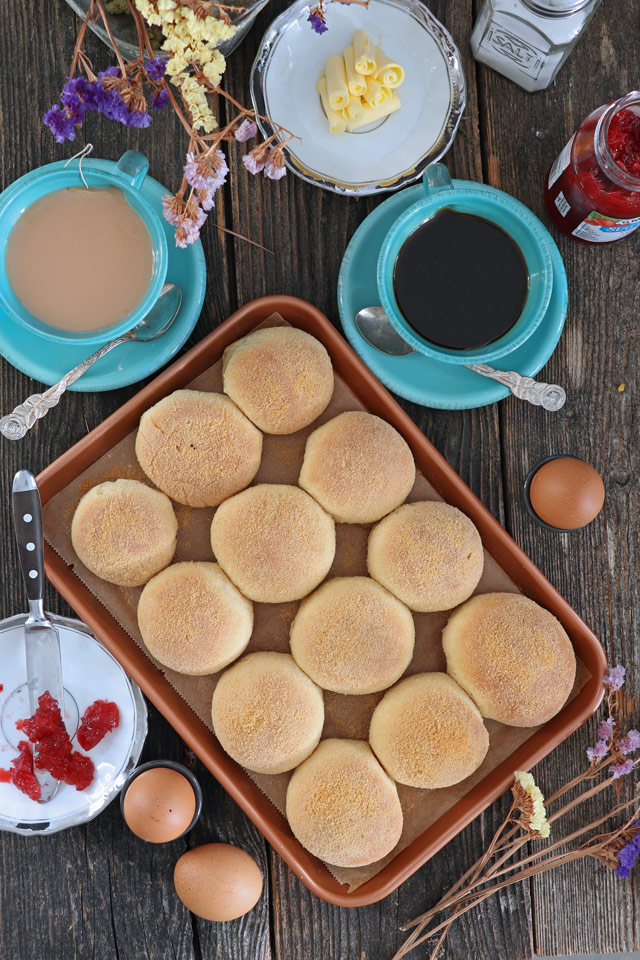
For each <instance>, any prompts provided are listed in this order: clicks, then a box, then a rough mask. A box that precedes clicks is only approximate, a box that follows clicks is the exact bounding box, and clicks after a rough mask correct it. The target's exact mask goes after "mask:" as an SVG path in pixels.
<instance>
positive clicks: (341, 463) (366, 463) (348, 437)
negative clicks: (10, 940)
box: [298, 410, 416, 523]
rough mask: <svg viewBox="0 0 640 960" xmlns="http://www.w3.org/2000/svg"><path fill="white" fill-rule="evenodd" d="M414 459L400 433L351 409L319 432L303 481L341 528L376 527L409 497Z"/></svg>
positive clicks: (306, 461) (308, 453) (309, 445)
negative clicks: (351, 525)
mask: <svg viewBox="0 0 640 960" xmlns="http://www.w3.org/2000/svg"><path fill="white" fill-rule="evenodd" d="M415 475H416V469H415V464H414V462H413V454H412V453H411V450H410V449H409V446H408V444H407V443H406V441H405V440H404V439H403V437H401V436H400V434H399V433H398V431H397V430H394V428H393V427H392V426H391V424H389V423H387V422H386V420H381V419H380V417H376V416H374V415H373V414H371V413H364V412H362V411H360V410H349V411H347V412H346V413H341V414H339V415H338V416H337V417H334V418H333V420H329V421H328V422H327V423H325V424H323V425H322V426H321V427H318V428H317V430H314V431H313V433H312V434H311V435H310V437H309V439H308V440H307V446H306V449H305V454H304V462H303V464H302V470H301V471H300V478H299V480H298V482H299V484H300V486H301V487H302V488H303V489H304V490H306V491H307V492H308V493H310V494H311V496H312V497H314V498H315V499H316V500H317V501H318V503H319V504H320V505H321V506H322V507H324V509H325V510H326V511H327V512H328V513H330V514H331V515H332V516H333V517H335V519H336V520H338V522H340V523H371V522H373V521H374V520H379V519H380V518H381V517H383V516H384V515H385V514H387V513H389V511H391V510H393V509H395V507H397V506H398V505H399V504H401V503H402V501H403V500H404V499H405V497H406V496H407V495H408V493H409V492H410V490H411V488H412V486H413V482H414V480H415Z"/></svg>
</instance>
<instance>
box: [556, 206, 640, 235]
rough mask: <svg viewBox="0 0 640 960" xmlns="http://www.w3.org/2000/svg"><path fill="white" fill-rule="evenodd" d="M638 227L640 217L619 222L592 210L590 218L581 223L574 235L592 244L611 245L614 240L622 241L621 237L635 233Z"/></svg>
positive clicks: (573, 231)
mask: <svg viewBox="0 0 640 960" xmlns="http://www.w3.org/2000/svg"><path fill="white" fill-rule="evenodd" d="M638 227H640V217H633V218H632V219H630V220H617V219H616V218H615V217H607V216H605V214H603V213H598V212H597V210H592V211H591V213H590V214H589V216H588V217H586V218H585V219H584V220H583V221H582V223H579V224H578V226H577V227H576V228H575V230H572V234H573V236H574V237H580V238H581V239H582V240H588V241H589V242H590V243H611V242H612V241H613V240H620V239H621V237H626V236H627V235H628V234H629V233H633V231H634V230H637V228H638Z"/></svg>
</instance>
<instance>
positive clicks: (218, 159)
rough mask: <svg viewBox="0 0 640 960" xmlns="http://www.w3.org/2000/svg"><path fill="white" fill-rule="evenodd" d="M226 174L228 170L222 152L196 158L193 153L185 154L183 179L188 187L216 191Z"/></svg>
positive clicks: (204, 154)
mask: <svg viewBox="0 0 640 960" xmlns="http://www.w3.org/2000/svg"><path fill="white" fill-rule="evenodd" d="M228 173H229V168H228V166H227V161H226V158H225V155H224V153H223V152H222V150H215V151H213V152H212V153H202V154H200V156H198V157H196V156H194V154H193V153H188V154H187V162H186V163H185V165H184V177H185V180H186V181H187V183H188V184H189V186H191V187H193V188H194V189H195V190H207V189H211V190H218V189H219V188H220V187H221V186H222V184H223V183H224V182H225V179H226V176H227V174H228Z"/></svg>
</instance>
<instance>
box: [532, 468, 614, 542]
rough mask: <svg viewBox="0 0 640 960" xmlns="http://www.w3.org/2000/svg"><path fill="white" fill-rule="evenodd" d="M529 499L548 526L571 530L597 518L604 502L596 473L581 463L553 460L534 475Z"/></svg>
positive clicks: (599, 477)
mask: <svg viewBox="0 0 640 960" xmlns="http://www.w3.org/2000/svg"><path fill="white" fill-rule="evenodd" d="M529 499H530V501H531V506H532V507H533V509H534V510H535V512H536V513H537V515H538V516H539V517H540V519H541V520H544V522H545V523H548V524H549V526H551V527H557V528H558V529H562V530H573V529H575V528H578V527H584V526H585V524H587V523H591V521H592V520H593V519H595V517H597V516H598V514H599V513H600V511H601V510H602V505H603V503H604V484H603V482H602V477H601V476H600V474H599V473H598V471H597V470H595V469H594V467H592V466H591V465H590V464H588V463H585V461H584V460H578V459H577V458H576V457H556V458H555V459H554V460H548V461H547V463H543V464H542V466H541V467H540V468H539V470H537V471H536V473H535V474H534V476H533V479H532V481H531V485H530V487H529Z"/></svg>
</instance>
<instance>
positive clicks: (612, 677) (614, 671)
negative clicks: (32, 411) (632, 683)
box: [602, 663, 626, 690]
mask: <svg viewBox="0 0 640 960" xmlns="http://www.w3.org/2000/svg"><path fill="white" fill-rule="evenodd" d="M625 673H626V670H625V669H624V667H623V666H622V664H620V663H617V664H616V665H615V667H611V668H610V670H609V673H607V674H606V675H605V676H604V677H603V678H602V682H603V683H604V685H605V687H609V688H610V689H611V690H619V689H620V688H621V686H622V684H623V683H624V675H625Z"/></svg>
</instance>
